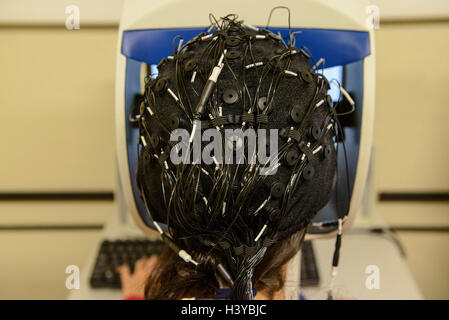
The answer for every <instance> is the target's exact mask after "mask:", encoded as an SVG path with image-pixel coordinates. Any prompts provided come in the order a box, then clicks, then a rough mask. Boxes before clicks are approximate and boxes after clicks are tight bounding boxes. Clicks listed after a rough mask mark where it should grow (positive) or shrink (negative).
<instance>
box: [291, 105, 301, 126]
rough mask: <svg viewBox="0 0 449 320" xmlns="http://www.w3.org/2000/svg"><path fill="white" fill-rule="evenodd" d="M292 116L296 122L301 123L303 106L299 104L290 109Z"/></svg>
mask: <svg viewBox="0 0 449 320" xmlns="http://www.w3.org/2000/svg"><path fill="white" fill-rule="evenodd" d="M290 117H291V118H292V120H293V121H294V122H296V123H300V122H301V120H302V110H301V107H300V106H298V105H294V106H293V108H292V109H291V110H290Z"/></svg>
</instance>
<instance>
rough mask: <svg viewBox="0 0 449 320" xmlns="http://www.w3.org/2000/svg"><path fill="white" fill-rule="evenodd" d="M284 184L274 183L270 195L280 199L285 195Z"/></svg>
mask: <svg viewBox="0 0 449 320" xmlns="http://www.w3.org/2000/svg"><path fill="white" fill-rule="evenodd" d="M284 189H285V187H284V184H283V183H282V182H274V183H273V184H272V185H271V188H270V194H271V196H272V197H273V198H280V197H281V196H282V194H283V193H284Z"/></svg>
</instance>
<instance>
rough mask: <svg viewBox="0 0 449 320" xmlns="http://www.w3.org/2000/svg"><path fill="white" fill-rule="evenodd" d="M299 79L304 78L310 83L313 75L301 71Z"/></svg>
mask: <svg viewBox="0 0 449 320" xmlns="http://www.w3.org/2000/svg"><path fill="white" fill-rule="evenodd" d="M300 74H301V79H302V80H304V81H305V82H307V83H310V82H312V81H313V76H312V74H311V73H310V72H309V71H301V73H300Z"/></svg>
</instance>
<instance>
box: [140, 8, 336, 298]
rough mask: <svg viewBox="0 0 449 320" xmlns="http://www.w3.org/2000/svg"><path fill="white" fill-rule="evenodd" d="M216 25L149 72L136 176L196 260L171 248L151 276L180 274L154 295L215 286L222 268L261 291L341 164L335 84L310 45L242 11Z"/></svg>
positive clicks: (153, 208)
mask: <svg viewBox="0 0 449 320" xmlns="http://www.w3.org/2000/svg"><path fill="white" fill-rule="evenodd" d="M214 27H215V31H214V32H213V33H211V34H200V35H198V36H197V37H195V38H194V39H192V40H190V41H189V42H187V43H186V44H184V45H182V44H181V45H180V46H179V48H178V50H174V55H173V56H172V57H169V58H168V59H163V60H162V61H161V62H160V63H159V65H158V69H159V75H158V76H157V78H151V77H150V78H149V79H148V81H147V82H146V88H145V89H146V90H145V104H144V105H143V107H142V108H141V112H140V121H139V128H140V129H139V133H140V137H139V141H140V146H139V165H138V170H137V174H136V179H137V184H138V186H139V189H140V192H141V197H142V199H143V200H144V202H145V203H146V205H147V209H148V212H149V214H151V216H152V219H153V220H154V221H158V222H162V223H164V224H166V225H167V227H168V234H170V237H171V239H172V240H173V241H174V242H175V243H176V245H177V246H179V247H181V248H183V249H184V250H185V251H187V252H189V253H190V254H191V255H192V257H193V259H195V261H197V262H198V265H197V266H195V265H193V264H189V263H187V262H184V261H182V260H180V259H179V258H177V260H175V259H176V257H175V256H174V255H173V254H170V253H169V252H166V253H165V254H164V255H163V256H162V257H161V260H163V262H162V264H164V267H163V268H159V269H158V272H157V273H156V274H155V275H153V278H152V279H153V280H152V283H153V284H155V283H159V286H160V287H161V283H162V281H168V282H169V281H171V280H170V279H174V278H177V280H176V281H178V283H179V284H180V285H177V286H174V285H173V287H172V289H170V286H169V285H168V284H167V283H166V284H165V285H166V286H167V287H166V288H165V289H163V288H162V287H161V288H159V290H158V289H157V288H155V289H154V291H153V292H158V293H159V294H153V295H150V297H155V298H181V297H185V296H192V295H196V294H199V293H198V292H200V291H201V290H203V292H204V294H205V295H206V296H207V295H209V296H213V294H214V290H215V289H216V288H217V287H218V285H219V284H218V281H217V280H216V275H217V274H220V277H222V278H224V280H227V282H228V283H229V285H230V286H231V287H232V289H233V297H234V298H235V299H252V297H253V284H254V285H255V286H256V287H258V286H259V287H260V286H262V287H265V288H266V287H270V284H268V282H267V281H265V282H264V281H263V279H268V278H269V277H268V276H271V277H272V278H273V277H276V275H273V274H270V272H273V270H275V267H276V268H280V267H281V266H282V265H283V264H285V262H286V261H288V259H289V258H291V257H292V256H293V255H294V254H295V253H296V251H297V250H298V249H299V246H300V244H301V241H302V239H303V237H304V234H305V229H306V227H307V225H308V224H309V223H310V221H311V220H312V218H313V217H314V215H315V214H316V213H317V211H319V210H320V209H321V208H322V207H323V206H324V205H325V204H326V203H327V202H328V200H329V196H330V190H331V188H332V184H333V180H334V176H335V171H336V152H335V148H334V136H335V117H334V113H333V112H332V106H331V100H330V97H329V96H328V95H327V91H328V89H329V84H328V81H327V80H326V79H325V78H324V76H323V75H322V74H318V73H315V71H314V70H313V69H312V68H311V67H310V64H309V58H310V54H309V53H308V52H306V50H305V49H298V48H296V47H294V45H293V44H292V43H289V44H286V43H285V42H284V40H283V39H282V38H281V37H280V36H278V35H275V34H273V33H271V32H270V31H268V30H260V31H256V30H253V29H252V28H247V27H245V25H243V23H242V22H241V21H238V20H237V17H236V16H235V15H229V16H227V17H225V18H222V19H221V20H220V21H216V22H214ZM164 259H165V262H164ZM226 273H227V275H228V276H229V277H227V276H226ZM223 274H225V276H223ZM157 279H158V280H157ZM156 280H157V281H156ZM258 282H259V284H258ZM181 283H182V285H181ZM155 286H156V287H157V285H156V284H155ZM273 287H276V286H275V285H274V286H273Z"/></svg>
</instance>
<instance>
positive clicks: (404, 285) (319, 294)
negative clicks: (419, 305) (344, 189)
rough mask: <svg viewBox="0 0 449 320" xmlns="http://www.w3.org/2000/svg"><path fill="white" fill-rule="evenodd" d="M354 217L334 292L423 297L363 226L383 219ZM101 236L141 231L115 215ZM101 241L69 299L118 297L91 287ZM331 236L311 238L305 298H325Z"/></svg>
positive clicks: (390, 245)
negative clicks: (311, 272) (369, 270)
mask: <svg viewBox="0 0 449 320" xmlns="http://www.w3.org/2000/svg"><path fill="white" fill-rule="evenodd" d="M370 220H371V221H365V220H364V219H363V218H359V219H357V221H356V223H355V225H354V228H353V229H352V230H351V232H350V233H349V234H346V235H344V236H343V239H342V248H341V252H340V267H339V271H338V276H337V279H336V281H335V286H334V293H335V295H336V296H338V297H345V298H355V299H423V297H422V295H421V293H420V291H419V289H418V287H417V285H416V283H415V280H414V279H413V277H412V275H411V273H410V271H409V269H408V267H407V265H406V263H405V260H404V258H403V257H402V256H401V253H400V251H399V249H398V247H397V245H396V244H395V243H394V242H393V241H392V239H391V238H389V236H388V235H385V234H383V235H382V234H374V233H369V232H367V231H366V227H368V226H370V227H372V226H373V225H375V226H381V225H383V222H382V221H380V220H378V218H376V220H375V221H372V219H370ZM102 233H103V234H102V237H101V241H102V240H103V239H133V238H138V237H142V233H141V232H140V231H139V230H138V229H137V228H136V227H135V226H134V225H133V223H132V221H131V222H130V224H129V225H127V226H123V225H120V224H119V222H118V218H117V215H116V214H114V215H113V216H112V217H111V219H110V220H109V222H108V223H107V224H106V225H105V228H104V229H103V231H102ZM101 241H100V242H99V243H97V244H95V247H94V248H92V252H91V254H90V256H89V258H88V260H87V262H86V264H85V266H84V267H81V268H80V280H81V281H80V289H78V290H72V291H71V292H70V294H69V295H68V299H121V298H122V296H121V291H120V290H113V289H92V288H90V285H89V278H90V275H91V272H92V268H93V266H94V263H95V259H96V255H97V252H98V249H99V246H100V244H101ZM334 243H335V240H334V238H330V239H317V240H313V246H314V249H315V257H316V259H317V264H318V269H319V274H320V286H319V287H314V288H311V287H310V288H303V289H302V290H301V291H302V293H303V294H304V295H305V297H306V298H307V299H311V300H314V299H326V297H327V289H328V286H329V279H330V276H329V272H330V266H331V261H332V254H333V249H334ZM368 265H376V266H378V267H379V270H380V272H379V275H380V288H379V289H373V290H369V289H367V288H366V286H365V281H366V278H367V277H368V274H366V273H365V270H366V267H367V266H368Z"/></svg>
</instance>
